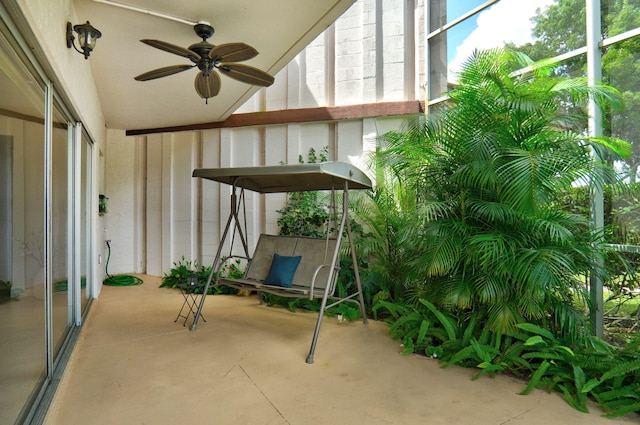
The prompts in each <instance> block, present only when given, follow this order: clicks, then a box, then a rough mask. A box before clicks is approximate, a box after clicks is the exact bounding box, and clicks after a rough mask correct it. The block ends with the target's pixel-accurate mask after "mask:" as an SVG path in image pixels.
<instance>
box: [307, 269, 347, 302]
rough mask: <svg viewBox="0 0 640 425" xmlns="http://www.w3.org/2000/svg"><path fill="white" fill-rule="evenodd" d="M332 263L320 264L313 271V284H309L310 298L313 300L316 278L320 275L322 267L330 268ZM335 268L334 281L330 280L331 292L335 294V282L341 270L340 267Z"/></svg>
mask: <svg viewBox="0 0 640 425" xmlns="http://www.w3.org/2000/svg"><path fill="white" fill-rule="evenodd" d="M330 267H331V264H320V265H319V266H318V267H316V269H315V271H314V272H313V277H312V278H311V284H310V285H309V299H310V300H313V298H314V290H315V286H316V278H317V277H318V274H319V273H320V272H321V271H322V269H324V268H327V269H328V268H330ZM334 270H335V274H334V276H333V282H329V285H327V286H329V294H333V291H334V287H333V286H334V284H335V281H336V279H337V277H338V272H339V271H340V267H334Z"/></svg>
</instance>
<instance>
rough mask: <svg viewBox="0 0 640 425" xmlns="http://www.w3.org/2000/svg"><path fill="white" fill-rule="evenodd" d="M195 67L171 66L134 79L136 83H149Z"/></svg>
mask: <svg viewBox="0 0 640 425" xmlns="http://www.w3.org/2000/svg"><path fill="white" fill-rule="evenodd" d="M194 66H195V65H171V66H165V67H164V68H158V69H153V70H151V71H148V72H145V73H144V74H140V75H138V76H137V77H134V79H135V80H136V81H149V80H155V79H156V78H161V77H167V76H169V75H173V74H177V73H178V72H182V71H186V70H187V69H191V68H193V67H194Z"/></svg>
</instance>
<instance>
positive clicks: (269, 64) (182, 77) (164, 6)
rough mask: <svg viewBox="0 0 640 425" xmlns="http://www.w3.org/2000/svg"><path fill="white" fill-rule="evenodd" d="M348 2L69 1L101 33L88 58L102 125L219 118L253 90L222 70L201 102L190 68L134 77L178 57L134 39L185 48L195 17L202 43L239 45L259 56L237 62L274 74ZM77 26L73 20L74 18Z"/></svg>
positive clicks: (151, 124)
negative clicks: (206, 30)
mask: <svg viewBox="0 0 640 425" xmlns="http://www.w3.org/2000/svg"><path fill="white" fill-rule="evenodd" d="M353 2H354V0H268V1H267V0H182V1H177V0H123V1H122V2H121V1H118V2H116V1H111V0H76V2H75V5H76V9H77V12H78V17H79V19H80V20H81V21H82V22H84V21H87V20H88V21H90V22H91V24H92V25H93V26H94V27H96V28H98V29H99V30H100V31H101V32H102V37H101V38H100V39H99V40H98V43H97V46H96V49H95V51H94V52H93V53H92V54H91V56H90V58H89V61H90V63H91V69H92V72H93V74H94V78H95V80H96V85H97V88H98V94H99V97H100V102H101V104H102V108H103V111H104V116H105V119H106V123H107V127H109V128H117V129H126V130H133V129H144V128H156V127H168V126H178V125H189V124H198V123H205V122H215V121H223V120H224V119H226V118H227V117H228V116H229V115H230V114H232V113H233V112H234V111H235V110H236V109H237V108H238V107H239V106H241V105H242V104H243V103H244V102H245V101H246V100H247V99H249V98H250V97H251V96H252V95H253V94H254V93H255V92H256V91H257V90H258V89H259V87H255V86H249V85H247V84H243V83H241V82H238V81H236V80H234V79H231V78H228V77H227V76H225V75H222V76H221V77H220V78H221V79H222V88H221V90H220V93H219V94H218V96H216V97H214V98H211V99H209V102H208V104H205V101H204V99H202V98H201V97H200V96H198V94H197V93H196V91H195V89H194V79H195V76H196V74H197V68H193V69H189V70H187V71H184V72H181V73H179V74H175V75H171V76H167V77H163V78H159V79H155V80H151V81H145V82H139V81H135V80H134V77H135V76H136V75H139V74H142V73H143V72H146V71H149V70H152V69H156V68H161V67H165V66H169V65H179V64H185V65H189V64H191V63H190V61H189V60H188V59H186V58H184V57H182V56H178V55H175V54H171V53H168V52H165V51H163V50H159V49H156V48H153V47H150V46H148V45H145V44H143V43H141V42H140V41H139V40H141V39H155V40H161V41H166V42H169V43H172V44H175V45H178V46H182V47H185V48H187V47H188V46H190V45H191V44H193V43H196V42H199V41H201V39H200V38H198V36H197V35H196V34H195V32H194V30H193V24H194V23H197V22H199V21H206V22H208V23H210V24H211V25H212V26H213V27H214V29H215V33H214V35H213V37H211V38H210V39H209V40H208V42H210V43H212V44H215V45H217V44H221V43H229V42H243V43H246V44H249V45H251V46H253V47H254V48H255V49H257V50H258V52H259V55H258V56H256V57H255V58H253V59H250V60H248V61H246V62H243V64H246V65H250V66H253V67H256V68H259V69H262V70H264V71H266V72H268V73H270V74H271V75H274V76H275V75H276V74H277V73H278V71H280V70H281V69H282V68H283V67H285V66H286V65H287V63H289V62H290V61H291V60H292V59H293V58H294V57H295V56H296V55H297V54H298V53H299V52H300V51H301V50H302V49H304V48H305V47H306V46H307V45H308V44H309V43H310V42H311V41H312V40H313V39H314V38H315V37H317V36H318V35H319V34H320V33H321V32H322V31H324V30H325V29H326V28H327V27H328V26H330V25H331V24H332V23H333V22H334V21H335V20H336V19H337V18H338V17H339V16H340V15H341V14H342V13H343V12H344V11H345V10H347V9H348V8H349V6H351V4H352V3H353ZM78 23H80V22H78Z"/></svg>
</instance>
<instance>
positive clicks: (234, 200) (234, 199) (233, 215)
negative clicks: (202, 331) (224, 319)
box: [189, 184, 249, 331]
mask: <svg viewBox="0 0 640 425" xmlns="http://www.w3.org/2000/svg"><path fill="white" fill-rule="evenodd" d="M236 189H237V187H236V185H235V184H234V185H233V188H232V189H231V211H229V218H228V219H227V224H226V226H225V228H224V232H223V233H222V238H220V244H219V245H218V251H217V252H216V256H215V258H214V259H213V263H212V264H211V271H209V276H208V277H207V284H206V285H205V286H204V290H203V293H202V297H200V304H199V305H198V311H197V312H196V314H195V316H194V318H193V323H192V324H191V327H190V328H189V330H192V331H195V330H196V328H197V326H198V319H200V316H201V315H202V308H203V307H204V300H205V299H206V298H207V293H208V292H209V287H210V286H211V282H212V281H213V280H214V277H213V275H214V274H215V272H216V269H217V266H218V262H219V261H220V257H221V256H222V247H223V245H224V243H225V241H226V240H227V235H228V234H229V229H230V228H231V221H233V220H235V224H234V232H235V231H236V230H237V231H238V232H239V233H240V240H241V241H242V247H243V248H244V250H245V254H246V255H247V256H248V255H249V249H248V246H247V242H246V238H245V236H244V233H243V231H242V228H241V227H240V223H239V220H238V209H239V204H238V195H237V194H236ZM243 194H244V192H243ZM241 198H242V199H241V203H243V202H244V195H243V196H242V197H241ZM217 278H218V277H217V276H216V279H217ZM214 283H215V282H214Z"/></svg>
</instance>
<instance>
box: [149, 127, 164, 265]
mask: <svg viewBox="0 0 640 425" xmlns="http://www.w3.org/2000/svg"><path fill="white" fill-rule="evenodd" d="M146 142H147V152H146V154H147V161H146V164H147V167H146V169H147V184H146V201H147V202H146V206H147V214H146V242H147V243H146V245H147V246H146V248H147V270H146V272H147V273H148V274H151V275H154V276H162V272H163V271H164V270H167V269H166V268H165V264H163V262H162V245H163V244H162V135H160V134H153V135H150V136H148V137H147V140H146Z"/></svg>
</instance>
